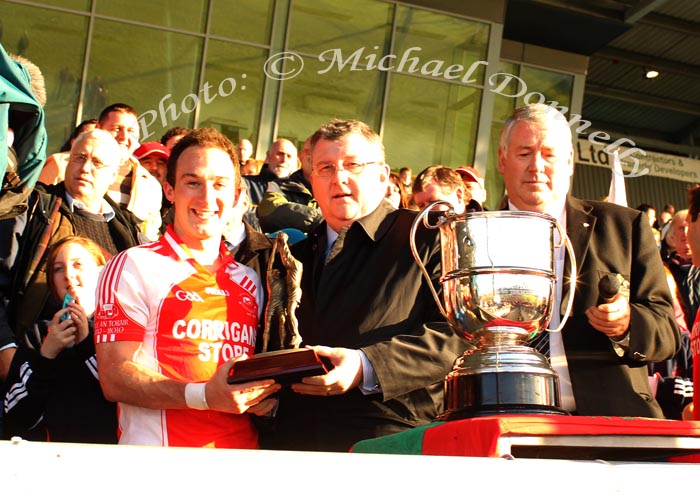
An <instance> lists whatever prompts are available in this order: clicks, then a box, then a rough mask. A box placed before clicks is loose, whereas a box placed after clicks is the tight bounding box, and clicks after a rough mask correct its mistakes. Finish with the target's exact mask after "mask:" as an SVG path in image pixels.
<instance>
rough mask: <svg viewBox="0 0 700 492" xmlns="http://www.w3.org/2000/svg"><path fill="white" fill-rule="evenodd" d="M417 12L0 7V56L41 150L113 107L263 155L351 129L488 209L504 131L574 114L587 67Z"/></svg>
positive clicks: (338, 2) (454, 16) (168, 3)
mask: <svg viewBox="0 0 700 492" xmlns="http://www.w3.org/2000/svg"><path fill="white" fill-rule="evenodd" d="M417 3H422V4H427V3H430V2H393V1H383V0H354V1H352V2H345V1H342V0H149V1H147V2H143V1H141V0H138V1H137V0H43V1H42V0H34V1H31V2H29V1H26V2H25V1H21V0H0V23H1V24H0V43H2V44H3V46H4V47H5V49H6V50H7V51H8V52H11V53H15V54H21V55H23V56H25V57H26V58H28V59H30V60H31V61H33V62H34V63H35V64H37V65H38V66H39V67H40V68H41V70H42V72H43V74H44V76H45V78H46V84H47V90H48V103H47V105H46V121H47V126H48V131H49V148H48V152H49V153H52V152H56V151H58V149H59V148H60V147H61V145H62V144H63V143H64V141H65V140H66V139H67V138H68V135H69V134H70V132H71V131H72V130H73V128H74V127H75V126H76V125H77V124H78V123H79V122H80V121H82V120H84V119H88V118H95V117H97V116H98V115H99V113H100V111H101V110H102V109H103V108H104V107H106V106H107V105H109V104H112V103H116V102H123V103H126V104H129V105H131V106H133V107H134V108H136V110H137V111H138V112H139V114H140V121H141V133H142V137H141V139H142V141H152V140H158V139H159V138H160V137H161V135H162V134H163V133H165V131H166V130H167V129H168V128H171V127H173V126H184V127H190V128H194V127H201V126H209V127H214V128H217V129H219V130H221V131H222V132H223V133H224V134H226V135H228V136H229V138H231V139H232V140H233V141H234V142H235V141H237V140H238V139H241V138H248V139H250V140H251V141H252V142H253V143H254V145H255V147H256V155H257V157H258V158H263V157H264V154H265V150H266V149H267V147H268V146H269V144H270V142H272V140H274V139H275V138H278V137H285V138H288V139H290V140H292V141H293V142H295V143H297V144H298V146H299V147H300V146H301V144H302V143H303V141H304V140H305V139H306V137H308V136H309V135H310V134H311V133H312V132H313V131H315V130H316V129H317V128H318V127H319V126H320V125H321V124H323V123H325V122H327V121H329V120H330V119H331V118H334V117H338V118H355V119H360V120H363V121H365V122H366V123H368V124H369V125H370V126H372V127H373V128H374V129H375V130H376V131H377V132H379V133H380V134H381V135H382V137H383V140H384V145H385V148H386V155H387V162H388V163H389V164H390V166H391V167H392V168H394V169H398V168H400V167H404V166H406V167H410V168H411V169H413V171H414V173H417V172H419V171H420V170H421V169H423V168H425V167H426V166H428V165H432V164H442V165H447V166H451V167H456V166H459V165H474V166H475V167H477V169H479V170H480V171H481V172H482V174H483V175H485V177H486V182H487V187H488V188H489V190H488V191H489V202H488V204H487V205H488V206H489V208H496V207H497V206H498V202H499V201H500V198H501V196H502V191H503V185H502V181H501V179H500V175H499V174H498V172H497V170H496V159H497V141H498V132H499V131H500V127H501V125H502V123H503V121H504V120H505V119H506V118H507V116H508V114H509V113H510V111H512V109H513V108H514V107H515V106H516V105H517V104H520V103H522V102H524V101H525V102H534V101H538V100H541V99H544V100H546V101H555V102H556V104H557V105H558V106H559V107H562V106H563V107H567V108H570V111H571V112H572V113H579V114H580V108H581V100H582V88H583V80H584V72H585V67H584V69H581V70H575V69H571V68H570V66H567V65H569V64H567V63H559V62H558V61H556V60H559V59H561V57H557V56H539V57H528V56H527V52H528V47H527V46H522V45H517V44H515V43H510V45H508V43H509V42H507V41H504V40H503V39H502V24H500V23H499V22H498V21H497V20H493V19H489V16H488V15H484V16H480V15H478V12H476V14H475V15H470V16H465V15H464V14H463V12H461V11H460V12H458V13H455V12H446V11H439V10H436V9H433V8H429V7H425V6H423V5H417ZM442 3H444V2H442ZM448 3H449V2H448ZM457 3H460V2H457ZM471 3H474V4H479V3H481V2H471ZM475 9H476V10H477V11H478V7H476V8H475ZM453 10H458V11H459V9H453ZM507 45H508V46H507ZM506 48H509V49H506ZM560 55H561V54H560ZM571 56H573V57H575V56H577V55H571ZM533 60H535V61H533Z"/></svg>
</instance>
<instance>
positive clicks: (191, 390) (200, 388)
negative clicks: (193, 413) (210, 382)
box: [185, 383, 209, 410]
mask: <svg viewBox="0 0 700 492" xmlns="http://www.w3.org/2000/svg"><path fill="white" fill-rule="evenodd" d="M206 386H207V383H188V384H187V385H186V386H185V403H186V404H187V407H188V408H194V409H196V410H208V409H209V404H208V403H207V394H206Z"/></svg>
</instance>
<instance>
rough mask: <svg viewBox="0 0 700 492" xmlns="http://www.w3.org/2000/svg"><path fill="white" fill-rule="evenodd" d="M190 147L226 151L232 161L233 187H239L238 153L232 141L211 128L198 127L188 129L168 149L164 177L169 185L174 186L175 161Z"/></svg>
mask: <svg viewBox="0 0 700 492" xmlns="http://www.w3.org/2000/svg"><path fill="white" fill-rule="evenodd" d="M190 147H204V148H211V149H221V150H223V151H224V152H226V153H227V154H228V155H229V157H230V158H231V162H233V169H234V173H235V181H236V182H235V187H236V189H238V188H239V186H240V183H241V170H240V168H239V165H238V153H237V152H236V147H235V146H234V145H233V142H231V140H229V139H228V138H227V137H226V136H225V135H223V134H222V133H220V132H218V131H217V130H214V129H213V128H198V129H196V130H190V132H189V133H187V135H185V136H184V137H182V139H180V141H179V142H178V143H177V144H175V147H173V149H172V150H171V151H170V158H169V159H168V172H167V174H166V176H165V179H166V181H167V182H168V183H170V185H171V186H175V172H176V171H177V161H178V159H179V158H180V155H182V153H183V152H184V151H185V150H187V149H188V148H190Z"/></svg>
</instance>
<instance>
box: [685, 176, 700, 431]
mask: <svg viewBox="0 0 700 492" xmlns="http://www.w3.org/2000/svg"><path fill="white" fill-rule="evenodd" d="M699 215H700V185H698V184H695V185H693V186H691V187H690V188H689V189H688V215H687V216H686V219H685V221H686V225H687V226H688V232H687V236H688V245H689V246H690V254H691V257H692V259H693V266H692V267H691V268H690V271H689V272H688V276H689V277H691V276H694V275H698V272H697V269H698V268H700V220H698V216H699ZM691 284H692V282H691ZM693 298H697V293H696V294H695V295H694V296H693ZM690 353H691V360H692V362H691V365H692V369H691V371H692V372H691V374H692V380H693V401H692V402H691V403H690V404H689V405H688V406H686V408H685V409H684V411H683V420H700V310H698V312H697V314H696V315H695V322H694V323H693V327H692V329H691V333H690Z"/></svg>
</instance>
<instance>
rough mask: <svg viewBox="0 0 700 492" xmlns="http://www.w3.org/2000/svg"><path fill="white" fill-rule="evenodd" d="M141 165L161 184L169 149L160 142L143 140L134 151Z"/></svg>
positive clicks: (166, 168)
mask: <svg viewBox="0 0 700 492" xmlns="http://www.w3.org/2000/svg"><path fill="white" fill-rule="evenodd" d="M134 157H136V158H137V159H138V160H139V162H140V163H141V165H142V166H143V167H145V168H146V169H147V170H148V172H149V173H151V174H152V175H153V176H154V177H155V178H156V179H157V180H158V181H159V182H160V184H161V185H162V184H163V181H165V175H166V173H167V171H168V159H169V158H170V150H169V149H168V148H167V147H166V146H165V145H163V144H161V143H160V142H144V143H142V144H141V146H140V147H139V148H138V149H136V150H135V151H134Z"/></svg>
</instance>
